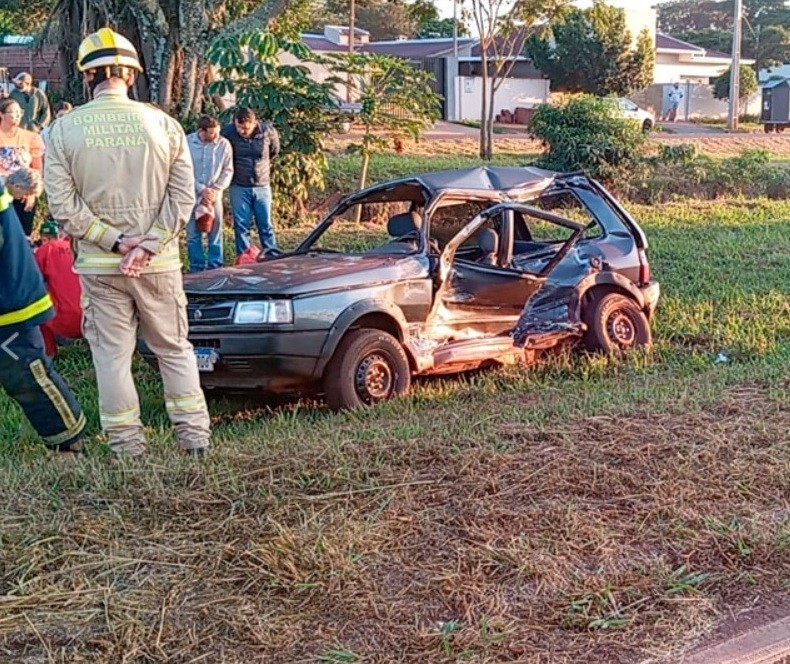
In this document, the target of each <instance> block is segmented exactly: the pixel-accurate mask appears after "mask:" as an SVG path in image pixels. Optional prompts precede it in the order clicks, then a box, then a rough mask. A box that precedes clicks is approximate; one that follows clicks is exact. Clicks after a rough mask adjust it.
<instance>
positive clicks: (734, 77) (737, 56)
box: [727, 0, 743, 131]
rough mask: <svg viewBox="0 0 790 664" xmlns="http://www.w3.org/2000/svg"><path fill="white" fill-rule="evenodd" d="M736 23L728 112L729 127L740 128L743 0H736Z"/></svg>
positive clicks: (733, 34)
mask: <svg viewBox="0 0 790 664" xmlns="http://www.w3.org/2000/svg"><path fill="white" fill-rule="evenodd" d="M733 18H734V20H735V23H734V25H733V30H732V64H731V65H730V104H729V113H728V114H727V129H729V130H730V131H735V130H736V129H738V108H739V106H740V104H739V97H740V75H741V23H742V22H743V0H735V16H734V17H733Z"/></svg>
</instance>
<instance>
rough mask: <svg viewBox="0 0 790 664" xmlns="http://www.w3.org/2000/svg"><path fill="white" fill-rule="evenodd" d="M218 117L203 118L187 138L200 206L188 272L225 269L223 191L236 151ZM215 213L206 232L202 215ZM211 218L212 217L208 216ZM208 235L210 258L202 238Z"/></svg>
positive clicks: (190, 238) (191, 229) (190, 234)
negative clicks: (223, 257)
mask: <svg viewBox="0 0 790 664" xmlns="http://www.w3.org/2000/svg"><path fill="white" fill-rule="evenodd" d="M219 130H220V125H219V120H217V118H215V117H213V116H210V115H204V116H203V117H202V118H200V120H198V128H197V131H196V132H195V133H194V134H189V136H187V146H188V147H189V154H190V155H191V156H192V164H193V167H194V170H195V200H196V201H197V206H196V207H195V210H193V211H192V216H191V217H190V218H189V223H188V224H187V256H188V258H189V271H190V272H201V271H202V270H205V269H206V268H208V269H209V270H213V269H214V268H217V267H222V192H223V191H225V190H226V189H227V188H228V185H230V180H231V177H233V149H232V148H231V145H230V143H229V142H228V139H226V138H223V137H222V136H220V135H219ZM205 210H207V211H213V217H214V220H213V225H212V226H211V228H210V229H209V230H208V232H206V231H205V230H203V229H202V228H201V227H200V223H199V222H200V217H201V215H200V212H203V211H205ZM209 216H210V215H209ZM204 235H206V236H208V258H207V257H206V252H205V250H204V249H203V236H204Z"/></svg>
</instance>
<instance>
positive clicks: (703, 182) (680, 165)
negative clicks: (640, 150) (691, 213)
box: [627, 146, 790, 203]
mask: <svg viewBox="0 0 790 664" xmlns="http://www.w3.org/2000/svg"><path fill="white" fill-rule="evenodd" d="M663 147H666V146H662V148H659V155H658V157H657V158H654V159H651V160H650V163H651V168H650V169H648V170H646V171H645V172H638V173H637V174H635V175H634V176H633V177H631V178H629V181H628V189H627V195H628V197H629V198H631V200H634V201H641V202H645V203H661V202H665V201H669V200H673V199H681V198H689V197H693V198H698V199H715V198H720V197H724V196H728V197H732V196H748V197H759V196H766V197H768V198H773V199H780V198H787V197H790V170H788V169H787V168H782V167H777V166H774V165H772V164H771V163H770V160H769V155H768V152H767V151H765V150H761V149H749V150H743V151H742V152H741V153H740V154H739V155H737V156H735V157H730V158H728V159H722V160H721V161H717V160H714V159H712V158H710V157H708V156H705V155H699V156H691V154H690V153H688V154H684V151H680V150H678V151H675V150H664V149H663ZM673 147H677V148H680V147H683V146H673Z"/></svg>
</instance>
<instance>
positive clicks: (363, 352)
mask: <svg viewBox="0 0 790 664" xmlns="http://www.w3.org/2000/svg"><path fill="white" fill-rule="evenodd" d="M410 385H411V371H410V369H409V360H408V358H407V357H406V353H405V352H404V350H403V348H402V347H401V345H400V344H399V343H398V340H397V339H395V338H394V337H393V336H392V335H391V334H387V333H386V332H382V331H381V330H353V331H352V332H349V333H348V334H347V335H346V336H345V337H343V340H342V341H341V342H340V345H339V346H338V347H337V350H336V351H335V354H334V356H333V357H332V359H331V361H330V362H329V366H327V369H326V374H325V375H324V393H325V397H324V398H325V399H326V403H327V405H328V406H329V407H330V408H332V409H333V410H343V409H346V408H362V407H364V406H371V405H373V404H376V403H379V402H380V401H386V400H387V399H392V398H393V397H396V396H398V395H399V394H404V393H405V392H408V390H409V386H410Z"/></svg>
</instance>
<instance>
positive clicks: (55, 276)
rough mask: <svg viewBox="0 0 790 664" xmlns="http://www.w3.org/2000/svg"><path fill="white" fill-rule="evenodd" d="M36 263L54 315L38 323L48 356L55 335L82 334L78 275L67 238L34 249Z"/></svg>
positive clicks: (52, 351)
mask: <svg viewBox="0 0 790 664" xmlns="http://www.w3.org/2000/svg"><path fill="white" fill-rule="evenodd" d="M36 263H38V267H39V269H40V270H41V274H43V275H44V283H45V284H46V285H47V290H48V291H49V294H50V297H52V302H53V303H54V305H55V317H54V318H52V319H51V320H49V321H47V322H46V323H44V324H43V325H42V326H41V332H42V333H43V334H44V341H45V342H46V350H47V354H48V355H55V353H56V352H57V344H56V343H55V339H54V337H55V336H59V337H64V338H66V339H80V338H81V337H82V307H81V306H80V296H81V294H82V288H81V287H80V278H79V276H78V275H77V274H76V273H75V272H74V269H73V266H74V254H73V253H72V251H71V242H70V241H69V239H68V238H64V239H61V240H50V241H49V242H46V243H44V244H42V245H41V246H40V247H39V248H38V249H37V250H36Z"/></svg>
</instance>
